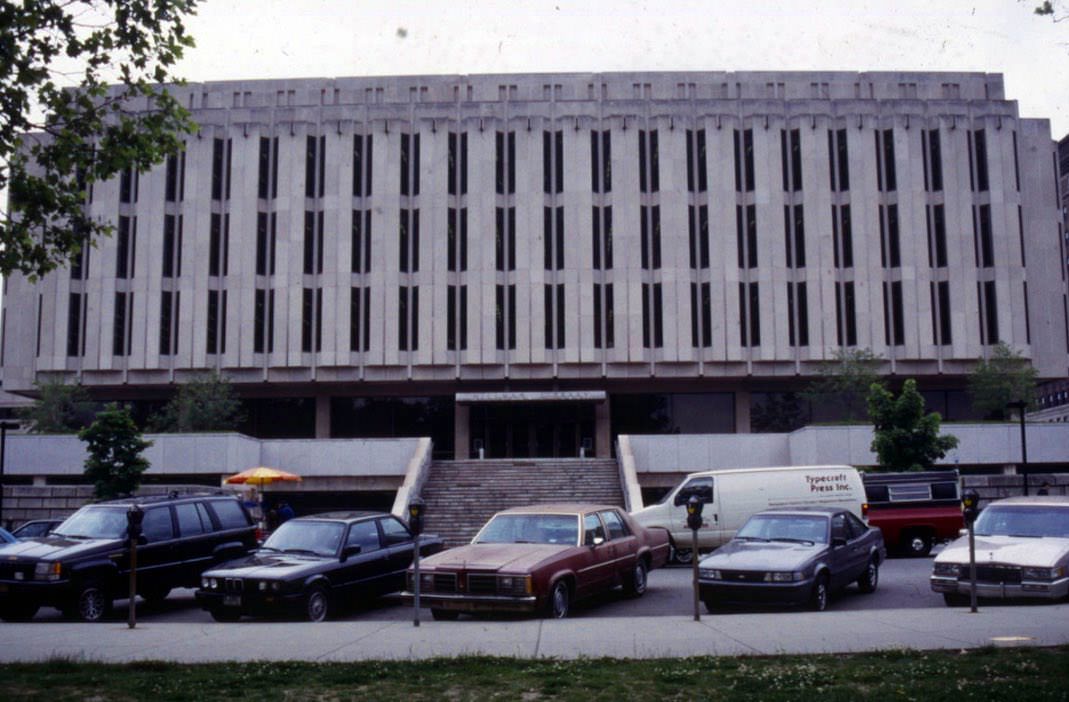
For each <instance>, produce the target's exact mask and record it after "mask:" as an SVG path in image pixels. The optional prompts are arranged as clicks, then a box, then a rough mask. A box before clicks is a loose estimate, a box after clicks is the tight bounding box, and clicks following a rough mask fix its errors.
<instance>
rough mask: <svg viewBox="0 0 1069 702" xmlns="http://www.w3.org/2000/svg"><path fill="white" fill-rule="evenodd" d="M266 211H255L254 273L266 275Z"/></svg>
mask: <svg viewBox="0 0 1069 702" xmlns="http://www.w3.org/2000/svg"><path fill="white" fill-rule="evenodd" d="M267 218H268V214H267V213H266V212H257V213H256V275H267V263H268V255H267V245H268V238H267V222H268V219H267Z"/></svg>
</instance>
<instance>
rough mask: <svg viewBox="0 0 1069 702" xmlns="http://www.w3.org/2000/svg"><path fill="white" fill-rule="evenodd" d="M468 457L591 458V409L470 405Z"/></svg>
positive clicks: (543, 404)
mask: <svg viewBox="0 0 1069 702" xmlns="http://www.w3.org/2000/svg"><path fill="white" fill-rule="evenodd" d="M470 421H471V456H472V458H478V457H479V449H480V448H482V449H483V456H484V457H485V458H578V457H579V456H580V454H581V453H582V455H585V456H586V457H587V458H592V457H594V454H595V449H594V443H595V442H594V406H593V404H591V403H581V402H540V403H534V404H506V403H492V404H473V405H471V414H470Z"/></svg>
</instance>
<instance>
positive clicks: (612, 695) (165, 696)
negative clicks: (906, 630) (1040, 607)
mask: <svg viewBox="0 0 1069 702" xmlns="http://www.w3.org/2000/svg"><path fill="white" fill-rule="evenodd" d="M0 690H2V692H0V694H2V695H3V698H4V699H6V700H36V699H40V700H49V702H56V701H58V700H86V699H92V700H152V702H162V701H163V700H212V699H226V700H240V699H248V700H265V699H271V700H274V699H280V700H295V699H316V700H344V699H361V700H406V701H407V700H442V699H448V700H479V701H480V702H482V701H484V700H524V701H526V700H546V699H579V700H584V701H585V700H623V699H641V700H649V701H651V702H652V701H655V700H665V699H673V700H675V699H678V700H692V699H710V700H746V701H747V702H752V701H754V700H820V702H826V701H831V700H850V702H857V701H858V700H866V699H867V700H872V701H873V702H875V701H876V700H879V702H887V701H888V700H953V701H954V702H963V701H964V700H982V701H984V702H988V701H991V700H1029V702H1036V701H1039V700H1069V647H1060V648H1045V649H1025V648H1022V649H999V650H996V649H981V650H974V651H961V652H956V651H954V652H949V651H937V652H914V651H893V652H885V653H871V654H858V655H843V656H783V657H775V658H757V657H753V658H745V657H743V658H683V659H661V660H636V661H631V660H625V661H622V660H611V659H596V660H595V659H587V660H578V661H559V660H534V661H531V660H515V659H510V658H453V659H436V660H431V661H421V662H396V663H394V662H362V663H268V662H263V663H232V664H206V665H179V664H173V663H159V662H144V663H129V664H125V665H106V664H99V663H89V662H73V661H67V660H54V661H49V662H46V663H38V664H11V665H0Z"/></svg>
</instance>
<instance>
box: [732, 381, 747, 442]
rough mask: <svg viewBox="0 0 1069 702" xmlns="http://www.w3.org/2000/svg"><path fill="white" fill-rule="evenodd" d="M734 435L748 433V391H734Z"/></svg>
mask: <svg viewBox="0 0 1069 702" xmlns="http://www.w3.org/2000/svg"><path fill="white" fill-rule="evenodd" d="M735 433H736V434H749V433H750V391H749V390H736V391H735Z"/></svg>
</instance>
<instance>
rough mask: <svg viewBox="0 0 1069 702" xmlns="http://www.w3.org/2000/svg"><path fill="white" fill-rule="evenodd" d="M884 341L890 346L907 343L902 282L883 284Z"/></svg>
mask: <svg viewBox="0 0 1069 702" xmlns="http://www.w3.org/2000/svg"><path fill="white" fill-rule="evenodd" d="M883 296H884V300H883V310H884V322H883V329H884V340H885V342H886V343H887V345H888V346H901V345H902V344H904V343H905V320H904V319H903V316H902V282H901V281H898V280H896V281H893V282H890V283H887V282H885V283H884V284H883Z"/></svg>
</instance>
